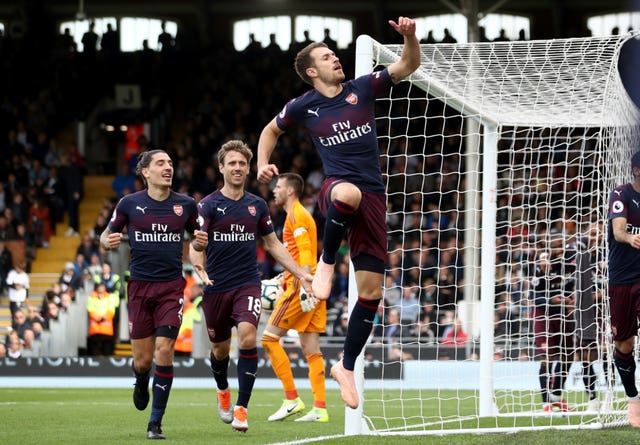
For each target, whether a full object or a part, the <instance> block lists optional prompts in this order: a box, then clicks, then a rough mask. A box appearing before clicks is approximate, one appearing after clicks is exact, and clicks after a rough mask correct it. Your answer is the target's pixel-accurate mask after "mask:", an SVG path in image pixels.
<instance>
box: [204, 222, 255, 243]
mask: <svg viewBox="0 0 640 445" xmlns="http://www.w3.org/2000/svg"><path fill="white" fill-rule="evenodd" d="M245 229H246V227H245V225H244V224H231V226H230V227H229V233H224V232H213V241H233V242H235V241H255V240H256V234H255V233H252V232H251V233H249V232H245Z"/></svg>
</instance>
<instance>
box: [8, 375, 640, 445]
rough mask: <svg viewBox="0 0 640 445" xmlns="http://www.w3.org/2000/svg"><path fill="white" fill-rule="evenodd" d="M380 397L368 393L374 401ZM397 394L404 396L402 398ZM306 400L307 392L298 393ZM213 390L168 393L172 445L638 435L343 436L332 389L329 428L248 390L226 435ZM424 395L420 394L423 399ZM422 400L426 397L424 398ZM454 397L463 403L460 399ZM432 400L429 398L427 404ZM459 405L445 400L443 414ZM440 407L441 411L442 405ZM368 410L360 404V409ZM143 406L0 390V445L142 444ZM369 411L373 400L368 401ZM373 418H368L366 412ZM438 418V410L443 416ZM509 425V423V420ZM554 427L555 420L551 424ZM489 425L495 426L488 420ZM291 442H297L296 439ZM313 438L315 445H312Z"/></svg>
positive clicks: (623, 431) (389, 395)
mask: <svg viewBox="0 0 640 445" xmlns="http://www.w3.org/2000/svg"><path fill="white" fill-rule="evenodd" d="M379 395H380V394H369V393H367V396H370V397H371V400H373V398H374V397H376V396H379ZM404 395H405V396H409V397H411V395H409V394H404ZM301 396H302V397H303V399H307V401H308V402H310V394H308V391H301ZM397 396H398V393H397V392H396V393H395V394H394V391H385V399H387V400H390V401H391V402H392V403H391V406H389V407H386V409H387V410H388V411H389V412H388V413H387V414H388V416H390V417H396V416H400V415H401V414H402V413H401V412H400V411H399V410H400V405H399V404H397V403H396V404H394V403H393V398H394V397H397ZM214 397H215V396H214V392H213V391H212V390H206V389H174V390H172V392H171V398H170V400H169V407H168V409H167V413H166V415H165V418H164V421H163V430H164V432H165V434H166V436H167V439H168V441H170V442H173V443H176V444H185V445H189V444H209V443H214V444H225V445H227V444H243V445H253V444H275V443H305V442H308V443H313V442H314V441H309V440H308V439H311V438H314V437H317V438H323V439H322V441H321V442H322V443H326V444H335V445H338V444H340V445H342V444H345V445H354V444H367V445H377V444H380V445H382V444H384V445H387V444H393V445H404V444H416V443H420V444H426V445H430V444H469V445H480V444H483V445H484V444H486V445H488V444H492V445H495V444H514V443H516V444H518V445H527V444H547V443H548V444H557V443H562V445H573V444H580V445H584V444H592V443H593V444H603V443H615V444H637V443H640V432H639V431H637V430H634V429H632V428H629V427H620V428H611V429H605V430H595V431H594V430H576V431H558V430H549V431H538V432H522V433H515V434H482V435H469V434H466V435H451V436H446V437H442V436H417V437H415V436H414V437H406V436H404V437H400V436H393V437H389V436H350V437H345V436H343V435H342V434H343V432H344V405H343V404H342V402H341V400H340V397H339V394H338V392H337V391H327V405H328V409H329V412H330V416H331V420H330V422H329V423H325V424H318V423H300V422H293V420H292V419H287V420H285V421H282V422H268V421H267V420H266V419H267V417H268V416H269V415H270V414H272V413H273V412H274V411H275V410H276V409H277V408H279V406H280V403H281V398H282V393H281V391H278V390H255V391H254V393H253V397H252V399H251V404H250V407H249V431H248V432H247V433H234V432H232V431H231V426H230V425H226V424H223V423H222V422H221V421H220V420H219V419H218V417H217V413H216V412H215V409H214ZM423 397H424V394H423ZM427 399H428V398H427ZM414 400H415V402H412V403H410V404H405V405H404V408H403V409H404V411H405V413H404V417H405V418H408V419H409V418H411V417H412V416H416V415H418V414H419V411H420V410H423V409H426V407H425V406H424V403H423V402H420V401H419V400H418V399H414ZM462 400H465V398H464V397H463V398H462ZM431 403H433V399H432V400H431ZM460 403H465V402H460V400H458V402H455V401H453V400H449V401H448V402H446V404H447V405H450V409H451V410H454V409H458V408H459V406H457V405H459V404H460ZM445 408H446V407H445ZM371 409H372V408H371V407H368V408H367V411H370V410H371ZM149 410H150V407H149V408H147V410H146V411H145V412H139V411H137V410H136V409H135V408H134V407H133V404H132V402H131V390H129V389H98V388H96V389H57V388H55V389H34V388H0V443H2V444H20V445H22V444H38V445H44V444H56V445H57V444H63V445H72V444H83V445H85V444H90V445H97V444H128V443H148V442H146V441H147V439H146V425H147V421H148V416H149ZM373 410H374V411H375V403H373ZM372 414H375V413H372ZM445 415H446V413H445ZM511 423H512V424H513V421H511ZM556 424H561V423H554V425H556ZM489 425H491V426H493V425H495V421H492V422H491V423H490V424H489ZM296 441H299V442H296ZM318 442H319V441H318V440H316V441H315V443H318Z"/></svg>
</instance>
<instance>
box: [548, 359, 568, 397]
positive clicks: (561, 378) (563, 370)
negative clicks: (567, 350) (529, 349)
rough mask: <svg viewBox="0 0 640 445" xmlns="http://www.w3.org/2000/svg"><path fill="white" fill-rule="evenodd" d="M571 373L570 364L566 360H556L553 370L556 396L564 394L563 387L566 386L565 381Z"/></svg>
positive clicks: (553, 391)
mask: <svg viewBox="0 0 640 445" xmlns="http://www.w3.org/2000/svg"><path fill="white" fill-rule="evenodd" d="M568 374H569V364H568V363H565V362H556V364H555V369H554V372H553V375H554V377H553V388H552V391H551V392H552V394H553V395H556V396H559V397H560V396H562V388H564V382H565V381H566V380H567V375H568Z"/></svg>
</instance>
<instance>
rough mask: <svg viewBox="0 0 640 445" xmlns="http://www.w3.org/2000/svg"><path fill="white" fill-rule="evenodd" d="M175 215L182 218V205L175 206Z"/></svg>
mask: <svg viewBox="0 0 640 445" xmlns="http://www.w3.org/2000/svg"><path fill="white" fill-rule="evenodd" d="M173 213H175V214H176V215H178V216H182V206H181V205H180V204H176V205H174V206H173Z"/></svg>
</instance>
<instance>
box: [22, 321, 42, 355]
mask: <svg viewBox="0 0 640 445" xmlns="http://www.w3.org/2000/svg"><path fill="white" fill-rule="evenodd" d="M38 356H40V343H39V342H37V341H36V334H35V332H34V330H33V329H31V328H27V329H25V330H24V337H23V338H22V357H38Z"/></svg>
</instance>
